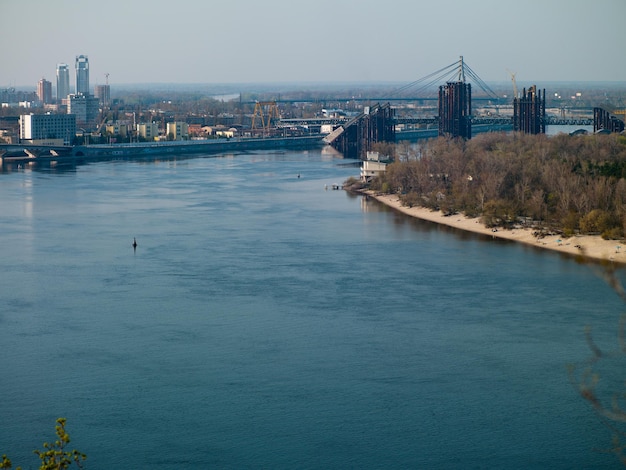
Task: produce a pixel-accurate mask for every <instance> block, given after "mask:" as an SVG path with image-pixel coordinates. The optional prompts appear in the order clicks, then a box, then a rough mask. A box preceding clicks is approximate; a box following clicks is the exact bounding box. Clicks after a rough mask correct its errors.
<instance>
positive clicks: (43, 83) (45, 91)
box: [37, 78, 52, 104]
mask: <svg viewBox="0 0 626 470" xmlns="http://www.w3.org/2000/svg"><path fill="white" fill-rule="evenodd" d="M37 97H38V98H39V101H41V102H42V103H43V104H48V103H51V102H52V83H51V82H49V81H48V80H46V79H45V78H42V79H41V80H39V82H38V83H37Z"/></svg>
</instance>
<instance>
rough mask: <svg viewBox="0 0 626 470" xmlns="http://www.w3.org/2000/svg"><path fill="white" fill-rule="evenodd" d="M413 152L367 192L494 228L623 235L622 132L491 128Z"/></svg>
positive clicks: (625, 174)
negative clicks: (520, 225)
mask: <svg viewBox="0 0 626 470" xmlns="http://www.w3.org/2000/svg"><path fill="white" fill-rule="evenodd" d="M413 151H414V152H415V154H414V155H411V153H410V152H411V149H403V150H402V154H403V161H401V162H400V161H396V162H394V163H392V164H390V165H388V166H387V171H386V172H385V174H384V175H381V176H380V178H377V179H378V180H379V181H377V182H373V184H372V189H374V184H376V186H377V189H378V190H380V189H381V188H383V187H384V188H385V189H386V190H387V189H389V190H390V191H392V192H396V193H400V194H406V195H408V194H411V196H410V197H408V198H405V200H406V201H407V203H410V204H419V205H421V206H424V207H429V208H432V209H441V210H444V211H445V212H447V213H454V212H464V213H465V214H467V215H472V216H482V217H483V218H484V219H485V222H486V223H487V224H489V225H494V226H495V225H501V224H504V225H506V224H510V223H514V222H515V221H516V219H517V218H518V217H523V218H525V219H531V220H533V221H535V222H540V223H542V224H544V225H547V226H549V227H551V229H553V230H556V231H559V232H561V233H564V234H565V233H566V234H574V233H596V234H602V233H604V234H606V236H610V237H619V236H623V233H624V227H623V225H624V223H623V222H622V220H623V218H624V215H625V214H626V140H625V139H624V138H623V136H618V135H614V134H612V135H591V136H589V135H588V136H569V135H566V134H563V135H558V136H553V137H548V136H545V135H524V134H512V135H506V134H495V133H493V134H484V135H479V136H477V137H475V138H474V139H472V140H470V141H466V142H464V141H461V140H458V139H457V140H455V139H445V138H438V139H434V140H432V141H429V142H428V144H424V145H420V146H419V148H418V147H415V148H414V150H413ZM385 192H387V191H385ZM412 193H415V194H414V195H413V194H412ZM594 211H601V212H595V213H594ZM620 227H621V229H620ZM620 234H621V235H620Z"/></svg>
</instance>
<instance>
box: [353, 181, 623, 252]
mask: <svg viewBox="0 0 626 470" xmlns="http://www.w3.org/2000/svg"><path fill="white" fill-rule="evenodd" d="M365 194H367V195H369V196H370V197H373V198H375V199H376V200H378V201H380V202H382V203H383V204H386V205H388V206H390V207H393V208H394V209H397V210H398V211H400V212H403V213H405V214H407V215H410V216H412V217H417V218H419V219H423V220H428V221H431V222H435V223H437V224H443V225H448V226H450V227H454V228H457V229H460V230H466V231H469V232H475V233H480V234H483V235H488V236H491V237H497V238H503V239H507V240H513V241H516V242H520V243H526V244H528V245H533V246H536V247H538V248H545V249H548V250H554V251H559V252H562V253H567V254H570V255H572V256H581V255H583V254H584V255H585V256H587V257H588V258H591V259H594V260H597V261H611V262H615V263H626V244H623V243H622V242H621V241H618V240H604V239H602V237H600V236H590V235H577V236H573V237H570V238H564V237H561V236H556V235H554V236H546V237H543V238H537V237H535V236H533V230H532V229H514V230H504V229H501V228H498V229H497V230H495V231H494V229H491V228H487V227H485V226H484V225H483V224H482V223H481V222H480V220H479V219H478V218H469V217H465V216H463V215H462V214H455V215H452V216H445V215H443V213H442V212H441V211H438V212H434V211H431V210H430V209H427V208H424V207H406V206H403V205H402V203H401V202H400V200H399V198H398V196H397V195H388V194H383V195H381V194H376V193H374V192H372V191H366V192H365Z"/></svg>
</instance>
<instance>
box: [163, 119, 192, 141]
mask: <svg viewBox="0 0 626 470" xmlns="http://www.w3.org/2000/svg"><path fill="white" fill-rule="evenodd" d="M165 135H166V136H167V138H168V139H171V140H183V139H188V138H189V125H188V124H187V123H186V122H181V121H176V122H168V123H167V130H166V132H165Z"/></svg>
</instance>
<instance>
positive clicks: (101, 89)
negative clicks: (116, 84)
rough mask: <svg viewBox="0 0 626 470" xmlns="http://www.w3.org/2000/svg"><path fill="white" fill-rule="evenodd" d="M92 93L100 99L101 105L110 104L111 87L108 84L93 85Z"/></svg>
mask: <svg viewBox="0 0 626 470" xmlns="http://www.w3.org/2000/svg"><path fill="white" fill-rule="evenodd" d="M93 95H94V96H95V97H96V98H98V99H99V100H100V103H102V105H103V106H109V105H110V104H111V87H110V86H109V85H96V86H94V88H93Z"/></svg>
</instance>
